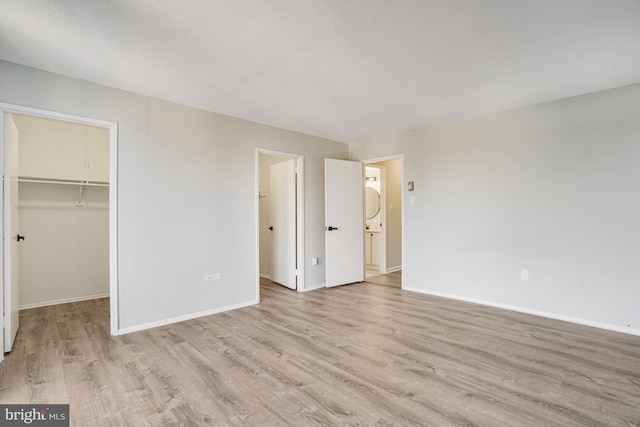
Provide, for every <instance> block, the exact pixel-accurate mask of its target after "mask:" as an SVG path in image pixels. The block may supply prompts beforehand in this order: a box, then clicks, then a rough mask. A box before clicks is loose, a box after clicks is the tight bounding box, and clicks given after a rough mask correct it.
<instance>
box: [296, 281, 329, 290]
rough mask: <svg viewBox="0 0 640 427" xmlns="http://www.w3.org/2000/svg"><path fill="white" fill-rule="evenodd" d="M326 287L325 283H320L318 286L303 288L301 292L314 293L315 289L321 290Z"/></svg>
mask: <svg viewBox="0 0 640 427" xmlns="http://www.w3.org/2000/svg"><path fill="white" fill-rule="evenodd" d="M326 287H327V284H326V283H320V284H319V285H313V286H309V287H307V288H304V291H302V292H310V291H315V290H316V289H321V288H326Z"/></svg>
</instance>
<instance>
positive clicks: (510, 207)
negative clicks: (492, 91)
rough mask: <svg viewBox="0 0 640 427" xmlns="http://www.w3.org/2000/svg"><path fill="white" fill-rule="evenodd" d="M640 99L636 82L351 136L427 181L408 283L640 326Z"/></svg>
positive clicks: (418, 199)
mask: <svg viewBox="0 0 640 427" xmlns="http://www.w3.org/2000/svg"><path fill="white" fill-rule="evenodd" d="M639 105H640V85H633V86H628V87H623V88H618V89H614V90H609V91H604V92H598V93H593V94H589V95H584V96H579V97H574V98H568V99H563V100H559V101H555V102H549V103H545V104H540V105H536V106H532V107H528V108H522V109H517V110H512V111H507V112H503V113H499V114H493V115H488V116H483V117H478V118H474V119H470V120H464V121H460V122H456V123H450V124H445V125H440V126H432V127H427V128H422V129H417V130H414V131H410V132H406V133H402V134H399V135H394V136H390V137H386V138H381V139H379V140H375V141H367V142H364V143H356V144H351V145H350V156H351V158H352V159H358V160H361V159H370V158H381V157H384V156H391V155H397V154H404V159H405V165H404V166H405V181H415V191H414V192H411V193H410V192H407V189H406V182H405V186H404V191H405V193H404V206H403V208H404V210H405V216H404V231H405V232H404V237H405V246H404V248H405V253H404V254H403V255H404V263H403V264H404V271H403V286H404V288H405V289H411V290H416V291H419V292H425V293H433V294H438V295H445V296H451V297H455V298H460V299H466V300H470V301H477V302H484V303H488V304H492V305H498V306H504V307H511V308H516V309H519V310H522V311H528V312H533V313H539V314H545V315H550V316H553V317H558V318H564V319H568V320H573V321H577V322H580V323H585V324H591V325H596V326H603V327H608V328H611V329H617V330H622V331H626V332H631V333H636V334H640V310H639V309H638V301H640V275H638V271H637V265H638V256H639V254H640V192H639V191H638V185H639V183H640V116H639V111H640V110H639V109H638V106H639ZM411 196H413V197H415V205H413V206H412V205H410V204H409V202H410V197H411ZM521 269H529V270H530V280H529V281H523V280H520V270H521Z"/></svg>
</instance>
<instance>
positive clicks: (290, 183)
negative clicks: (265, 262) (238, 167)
mask: <svg viewBox="0 0 640 427" xmlns="http://www.w3.org/2000/svg"><path fill="white" fill-rule="evenodd" d="M269 182H270V184H269V206H270V210H271V212H270V214H271V227H272V229H271V280H272V281H273V282H276V283H279V284H281V285H283V286H286V287H287V288H290V289H296V284H297V283H296V257H297V250H296V240H297V238H296V237H297V236H296V228H297V227H296V217H297V215H296V160H295V159H290V160H286V161H284V162H280V163H276V164H274V165H271V168H270V181H269Z"/></svg>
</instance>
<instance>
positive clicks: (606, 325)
mask: <svg viewBox="0 0 640 427" xmlns="http://www.w3.org/2000/svg"><path fill="white" fill-rule="evenodd" d="M403 290H405V291H409V292H417V293H419V294H426V295H433V296H436V297H442V298H449V299H453V300H458V301H465V302H470V303H473V304H480V305H486V306H489V307H496V308H502V309H505V310H512V311H517V312H519V313H526V314H532V315H534V316H540V317H546V318H549V319H555V320H562V321H564V322H570V323H575V324H578V325H584V326H591V327H594V328H599V329H605V330H608V331H614V332H622V333H624V334H630V335H638V336H640V329H636V328H625V327H622V326H618V325H612V324H610V323H601V322H594V321H592V320H587V319H582V318H579V317H572V316H564V315H561V314H554V313H549V312H546V311H539V310H531V309H528V308H523V307H518V306H514V305H510V304H500V303H496V302H492V301H486V300H480V299H476V298H467V297H461V296H459V295H453V294H448V293H444V292H432V291H426V290H424V289H417V288H403Z"/></svg>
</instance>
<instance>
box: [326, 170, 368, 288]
mask: <svg viewBox="0 0 640 427" xmlns="http://www.w3.org/2000/svg"><path fill="white" fill-rule="evenodd" d="M363 171H364V169H363V165H362V163H360V162H352V161H347V160H335V159H325V161H324V179H325V248H326V249H325V264H326V279H325V282H326V286H328V287H331V286H338V285H344V284H347V283H354V282H361V281H363V280H364V174H363Z"/></svg>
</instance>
